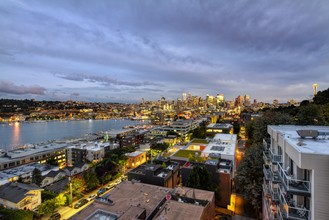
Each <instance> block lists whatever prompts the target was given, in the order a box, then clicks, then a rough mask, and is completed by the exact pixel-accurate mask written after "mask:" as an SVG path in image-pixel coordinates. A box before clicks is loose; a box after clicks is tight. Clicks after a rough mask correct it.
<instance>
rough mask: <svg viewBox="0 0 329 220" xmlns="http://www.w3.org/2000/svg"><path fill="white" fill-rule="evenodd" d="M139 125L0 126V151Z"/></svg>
mask: <svg viewBox="0 0 329 220" xmlns="http://www.w3.org/2000/svg"><path fill="white" fill-rule="evenodd" d="M139 123H140V122H139V121H131V120H82V121H50V122H38V123H10V124H0V149H3V150H11V149H14V148H16V147H18V146H21V145H24V144H29V143H40V142H44V141H48V140H59V139H63V138H73V137H82V136H83V135H84V134H88V133H94V132H97V131H108V130H110V129H122V127H123V126H127V125H135V124H139Z"/></svg>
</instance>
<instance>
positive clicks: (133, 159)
mask: <svg viewBox="0 0 329 220" xmlns="http://www.w3.org/2000/svg"><path fill="white" fill-rule="evenodd" d="M125 155H126V156H127V157H128V160H127V163H126V169H131V168H135V167H138V166H139V165H141V164H143V163H145V162H146V152H145V151H144V152H142V151H134V152H131V153H126V154H125Z"/></svg>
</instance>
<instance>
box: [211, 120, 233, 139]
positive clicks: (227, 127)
mask: <svg viewBox="0 0 329 220" xmlns="http://www.w3.org/2000/svg"><path fill="white" fill-rule="evenodd" d="M216 134H233V125H231V124H222V123H214V124H209V125H208V126H207V127H206V135H207V136H208V137H214V136H215V135H216Z"/></svg>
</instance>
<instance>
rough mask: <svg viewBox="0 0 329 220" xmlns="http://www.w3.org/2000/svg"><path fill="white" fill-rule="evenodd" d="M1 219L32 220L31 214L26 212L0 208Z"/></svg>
mask: <svg viewBox="0 0 329 220" xmlns="http://www.w3.org/2000/svg"><path fill="white" fill-rule="evenodd" d="M0 214H1V215H2V216H1V219H3V220H32V219H33V212H32V211H27V210H11V209H6V208H3V206H0Z"/></svg>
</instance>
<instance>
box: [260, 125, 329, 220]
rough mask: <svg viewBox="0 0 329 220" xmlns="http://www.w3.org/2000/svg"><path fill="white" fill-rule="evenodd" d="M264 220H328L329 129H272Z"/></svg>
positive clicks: (266, 159) (267, 154)
mask: <svg viewBox="0 0 329 220" xmlns="http://www.w3.org/2000/svg"><path fill="white" fill-rule="evenodd" d="M267 131H268V133H269V134H270V139H269V140H264V148H265V151H264V155H263V156H264V162H265V164H264V167H263V171H264V183H263V219H297V220H300V219H308V220H311V219H312V220H327V219H328V216H329V208H328V207H329V170H328V169H329V127H328V126H292V125H278V126H268V128H267Z"/></svg>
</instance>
